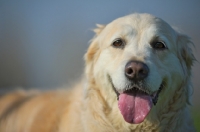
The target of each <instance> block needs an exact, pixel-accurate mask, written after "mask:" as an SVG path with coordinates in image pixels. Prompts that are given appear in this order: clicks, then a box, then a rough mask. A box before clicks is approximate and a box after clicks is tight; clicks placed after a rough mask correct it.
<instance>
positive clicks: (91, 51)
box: [85, 24, 105, 63]
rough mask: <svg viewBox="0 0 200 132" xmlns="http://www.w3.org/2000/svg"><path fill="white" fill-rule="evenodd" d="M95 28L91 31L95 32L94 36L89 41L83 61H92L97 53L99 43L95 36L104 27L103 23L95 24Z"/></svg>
mask: <svg viewBox="0 0 200 132" xmlns="http://www.w3.org/2000/svg"><path fill="white" fill-rule="evenodd" d="M96 26H97V28H95V29H94V30H93V31H94V32H95V33H96V34H95V36H94V38H93V39H92V40H91V41H90V43H91V44H90V46H89V48H88V50H87V52H86V54H85V61H86V63H89V62H90V61H92V60H93V59H94V58H95V56H97V54H98V50H99V44H98V42H97V37H98V35H99V34H100V33H101V32H102V30H103V29H104V27H105V26H104V25H100V24H97V25H96Z"/></svg>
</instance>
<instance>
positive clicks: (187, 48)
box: [177, 34, 196, 74]
mask: <svg viewBox="0 0 200 132" xmlns="http://www.w3.org/2000/svg"><path fill="white" fill-rule="evenodd" d="M177 44H178V52H179V53H178V55H179V59H180V60H181V62H182V63H185V65H186V67H187V69H188V70H191V67H192V65H193V63H194V61H195V60H196V59H195V57H194V55H193V52H192V46H194V44H193V42H192V41H191V39H190V38H189V37H188V36H186V35H183V34H178V39H177ZM189 74H190V73H189Z"/></svg>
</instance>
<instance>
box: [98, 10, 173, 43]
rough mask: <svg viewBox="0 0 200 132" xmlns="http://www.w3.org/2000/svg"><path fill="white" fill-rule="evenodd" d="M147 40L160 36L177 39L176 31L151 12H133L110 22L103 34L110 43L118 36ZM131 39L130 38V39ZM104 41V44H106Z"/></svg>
mask: <svg viewBox="0 0 200 132" xmlns="http://www.w3.org/2000/svg"><path fill="white" fill-rule="evenodd" d="M143 37H145V39H143V40H146V41H150V39H152V38H156V37H160V38H164V40H166V41H173V42H170V43H174V42H175V40H176V32H175V30H173V29H172V28H171V26H170V25H169V24H167V23H166V22H165V21H164V20H162V19H160V18H158V17H155V16H152V15H150V14H132V15H128V16H125V17H121V18H118V19H116V20H114V21H112V22H111V23H109V24H108V25H107V26H106V27H105V29H104V30H103V33H102V35H101V38H102V39H101V40H102V41H104V40H105V41H107V42H105V43H108V44H110V43H111V42H112V41H113V40H115V39H116V38H124V39H125V40H126V39H129V38H131V39H135V38H140V39H142V38H143ZM129 40H130V39H129ZM105 43H104V44H105Z"/></svg>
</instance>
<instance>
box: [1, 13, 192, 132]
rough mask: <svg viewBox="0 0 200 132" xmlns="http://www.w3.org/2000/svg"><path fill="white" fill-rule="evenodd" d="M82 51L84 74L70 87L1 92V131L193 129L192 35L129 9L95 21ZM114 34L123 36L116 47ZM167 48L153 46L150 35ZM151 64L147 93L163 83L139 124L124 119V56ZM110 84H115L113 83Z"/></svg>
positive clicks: (186, 131) (180, 131) (159, 131)
mask: <svg viewBox="0 0 200 132" xmlns="http://www.w3.org/2000/svg"><path fill="white" fill-rule="evenodd" d="M94 31H95V33H96V35H95V36H94V38H93V39H92V41H91V44H90V46H89V48H88V51H87V53H86V54H85V74H84V77H83V79H82V80H81V81H80V82H79V83H77V85H76V86H74V88H73V89H71V90H69V91H67V90H66V91H65V90H57V91H49V92H42V93H38V92H24V91H18V92H13V93H9V94H6V95H3V96H2V97H1V98H0V131H2V132H50V131H52V132H150V131H152V132H153V131H154V132H165V131H166V132H192V131H195V130H194V127H193V122H192V119H191V116H190V111H189V105H190V98H191V95H192V94H191V90H192V87H191V67H192V64H193V62H194V60H195V58H194V56H193V54H192V50H191V46H192V45H193V44H192V42H191V41H190V39H189V38H188V37H187V36H185V35H182V34H180V33H178V32H176V31H175V30H174V29H172V28H171V27H170V26H169V25H168V24H167V23H166V22H164V21H163V20H162V19H160V18H157V17H154V16H152V15H149V14H137V13H135V14H132V15H128V16H125V17H122V18H119V19H116V20H114V21H113V22H111V23H109V24H108V25H104V26H103V25H97V28H96V29H95V30H94ZM116 38H121V39H123V40H124V41H125V43H126V44H125V46H124V47H123V48H115V47H113V46H112V42H113V41H114V40H115V39H116ZM155 38H159V39H160V40H162V41H164V42H165V44H166V46H167V49H165V50H156V49H153V48H152V46H151V45H150V42H151V41H152V39H155ZM131 60H136V61H141V62H143V63H145V64H146V65H147V66H148V67H149V70H150V72H149V75H148V77H147V78H146V79H145V82H144V83H145V86H146V89H147V91H148V92H149V93H153V92H156V91H157V90H158V89H159V87H160V85H161V83H163V85H164V87H163V89H162V91H161V93H160V95H159V98H158V102H157V104H156V105H155V106H153V108H152V109H151V111H150V113H149V115H148V116H147V117H146V119H145V120H144V121H143V122H142V123H140V124H129V123H127V122H126V121H125V120H124V119H123V117H122V115H121V113H120V111H119V108H118V105H117V103H118V101H117V95H116V93H115V91H114V88H116V90H117V91H118V92H122V91H123V90H125V88H126V86H127V85H129V81H128V80H127V79H126V77H125V75H124V67H125V65H126V64H127V62H128V61H131ZM113 87H114V88H113Z"/></svg>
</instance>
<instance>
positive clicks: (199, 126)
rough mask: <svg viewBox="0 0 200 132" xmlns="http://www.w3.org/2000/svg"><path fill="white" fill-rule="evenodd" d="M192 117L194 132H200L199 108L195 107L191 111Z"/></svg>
mask: <svg viewBox="0 0 200 132" xmlns="http://www.w3.org/2000/svg"><path fill="white" fill-rule="evenodd" d="M192 116H193V119H194V125H195V128H196V131H197V132H200V107H195V108H193V109H192Z"/></svg>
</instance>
